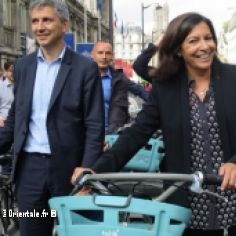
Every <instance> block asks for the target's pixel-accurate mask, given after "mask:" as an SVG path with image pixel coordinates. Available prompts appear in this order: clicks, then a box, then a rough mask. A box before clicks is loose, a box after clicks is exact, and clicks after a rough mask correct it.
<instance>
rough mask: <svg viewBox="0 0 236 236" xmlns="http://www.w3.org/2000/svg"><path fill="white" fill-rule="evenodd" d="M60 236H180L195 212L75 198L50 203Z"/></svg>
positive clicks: (100, 198) (120, 200)
mask: <svg viewBox="0 0 236 236" xmlns="http://www.w3.org/2000/svg"><path fill="white" fill-rule="evenodd" d="M49 204H50V207H51V209H54V210H56V212H57V218H58V224H57V225H56V229H57V233H58V236H76V235H93V236H107V235H112V236H127V235H129V236H180V235H182V233H183V231H184V229H185V227H186V225H187V223H188V222H189V219H190V216H191V211H190V210H189V209H187V208H183V207H179V206H175V205H172V204H167V203H161V202H157V201H149V200H143V199H136V198H130V197H120V196H80V197H78V196H71V197H56V198H52V199H50V200H49Z"/></svg>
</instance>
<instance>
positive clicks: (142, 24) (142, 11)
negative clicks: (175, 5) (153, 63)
mask: <svg viewBox="0 0 236 236" xmlns="http://www.w3.org/2000/svg"><path fill="white" fill-rule="evenodd" d="M152 5H156V10H157V9H161V8H162V6H160V5H159V3H150V4H148V5H146V6H144V4H143V3H141V21H142V22H141V28H142V50H143V49H144V35H145V33H144V10H145V9H147V8H149V7H150V6H152Z"/></svg>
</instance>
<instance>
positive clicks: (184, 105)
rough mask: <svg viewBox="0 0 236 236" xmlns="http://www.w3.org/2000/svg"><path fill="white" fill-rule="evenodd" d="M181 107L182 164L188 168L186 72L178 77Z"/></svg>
mask: <svg viewBox="0 0 236 236" xmlns="http://www.w3.org/2000/svg"><path fill="white" fill-rule="evenodd" d="M180 83H181V86H180V87H181V90H180V92H181V107H182V114H181V115H182V121H183V123H182V132H183V150H184V155H183V159H184V160H183V165H184V169H185V170H190V158H191V156H190V154H191V152H190V145H189V144H190V114H189V94H188V91H189V88H188V78H187V76H186V74H182V75H181V77H180Z"/></svg>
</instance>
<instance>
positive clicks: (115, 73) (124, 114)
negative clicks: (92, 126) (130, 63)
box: [91, 41, 148, 134]
mask: <svg viewBox="0 0 236 236" xmlns="http://www.w3.org/2000/svg"><path fill="white" fill-rule="evenodd" d="M91 55H92V58H93V60H94V61H95V62H96V63H97V64H98V68H99V71H100V75H101V80H102V87H103V95H104V109H105V132H106V134H111V133H114V132H116V131H117V130H118V129H119V128H120V127H123V126H124V125H125V124H126V123H128V122H129V111H128V108H129V101H128V91H130V92H132V93H133V94H135V95H137V96H139V97H141V98H142V99H144V100H145V101H146V100H147V99H148V93H147V92H145V90H144V88H143V87H142V86H141V85H138V84H136V83H134V82H133V81H131V80H130V79H128V78H127V77H126V76H125V74H124V73H123V70H122V69H116V70H115V69H114V68H113V67H112V63H113V48H112V45H111V44H110V43H109V42H105V41H99V42H97V43H96V44H95V45H94V47H93V50H92V54H91Z"/></svg>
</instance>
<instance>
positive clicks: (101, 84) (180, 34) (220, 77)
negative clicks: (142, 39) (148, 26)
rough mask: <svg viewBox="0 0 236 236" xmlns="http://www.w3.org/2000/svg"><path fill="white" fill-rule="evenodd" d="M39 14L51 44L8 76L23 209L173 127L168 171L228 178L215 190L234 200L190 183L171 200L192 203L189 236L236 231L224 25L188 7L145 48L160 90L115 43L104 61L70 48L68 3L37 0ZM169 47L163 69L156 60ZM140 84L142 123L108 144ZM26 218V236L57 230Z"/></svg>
mask: <svg viewBox="0 0 236 236" xmlns="http://www.w3.org/2000/svg"><path fill="white" fill-rule="evenodd" d="M29 11H30V18H31V29H32V33H33V36H34V38H35V39H36V41H37V43H38V45H39V48H38V49H37V51H35V52H33V53H31V54H29V55H27V56H25V57H22V58H19V59H17V60H16V62H15V63H14V65H13V63H12V62H7V63H5V65H4V71H3V72H2V75H1V77H0V154H4V153H6V152H7V151H9V150H10V149H11V147H12V145H13V146H14V151H13V161H12V162H13V163H12V180H13V184H14V186H15V187H14V189H15V196H16V202H17V207H18V209H19V211H20V212H26V211H29V212H33V211H37V212H39V213H40V212H44V211H49V205H48V200H49V199H50V198H51V197H55V196H64V195H68V194H69V193H70V192H71V190H72V189H73V186H74V184H75V183H76V180H77V178H78V176H79V175H80V174H81V173H82V172H83V171H84V170H91V171H93V172H98V173H100V172H113V171H114V172H116V171H119V170H121V169H122V167H123V166H124V165H125V164H126V163H127V162H128V161H129V160H130V159H131V158H132V156H133V155H134V154H135V153H136V152H137V151H138V150H139V149H140V148H141V147H142V146H144V145H145V144H146V143H147V141H148V139H149V138H150V137H151V136H152V134H153V133H154V132H155V131H156V130H159V129H161V130H162V135H163V141H164V144H165V158H164V160H163V163H162V165H161V171H163V172H174V173H191V172H194V171H202V172H203V173H213V174H219V175H221V176H222V177H223V182H222V185H221V186H220V187H212V186H210V188H211V191H214V192H216V193H218V194H219V195H222V196H224V197H227V198H228V202H222V201H220V200H216V199H214V198H212V197H211V196H208V195H206V194H202V195H195V194H191V193H188V192H185V191H184V190H183V189H179V190H178V191H177V193H176V194H174V195H173V197H171V199H170V200H169V201H170V202H172V203H175V204H179V205H182V206H186V207H189V208H191V209H192V218H191V222H190V224H189V225H188V228H187V229H186V230H185V232H184V236H196V235H197V236H199V235H201V236H210V235H214V236H223V235H225V233H226V232H227V233H228V235H229V236H235V235H236V191H235V188H236V111H235V110H234V107H235V101H236V95H235V89H236V80H235V78H234V77H235V76H236V66H235V65H228V64H224V63H222V62H221V61H220V60H219V59H218V57H217V38H216V34H215V30H214V28H213V25H212V22H211V21H210V20H209V19H208V18H206V17H205V16H202V15H200V14H198V13H195V12H189V13H184V14H182V15H179V16H177V17H176V18H174V19H173V20H172V21H171V22H170V23H169V25H168V27H167V29H166V32H165V34H164V36H163V38H162V40H161V41H160V42H158V43H157V44H155V45H154V44H151V45H149V47H148V48H147V49H146V50H144V51H143V52H142V53H141V55H140V56H139V57H138V58H137V60H136V61H135V63H134V70H135V71H136V72H137V73H138V74H139V75H140V76H141V77H143V78H144V79H145V80H146V81H148V82H149V83H151V84H152V88H150V95H149V93H147V92H146V91H145V89H144V88H143V87H142V86H140V85H137V84H135V83H134V82H132V81H131V80H129V79H128V78H127V77H126V76H125V75H124V73H123V71H122V70H116V69H114V68H113V66H112V62H113V48H112V45H111V44H110V43H109V42H107V41H99V42H97V43H96V44H95V45H94V48H93V51H92V54H91V56H92V59H93V60H91V59H89V58H86V57H84V56H82V55H80V54H77V53H76V52H74V51H72V50H71V49H69V48H68V47H66V45H65V42H64V35H65V33H66V32H67V31H68V30H69V11H68V7H67V5H66V3H65V2H64V1H58V0H33V1H31V2H30V6H29ZM157 52H158V57H159V63H158V65H156V67H149V66H148V63H149V60H150V59H151V57H152V56H153V55H154V54H155V53H157ZM13 66H14V70H13ZM12 73H13V74H12ZM13 78H14V79H13ZM13 84H14V86H13ZM13 87H14V93H13ZM128 91H130V92H132V93H134V94H135V95H138V96H140V97H141V98H143V99H144V100H145V101H146V103H145V105H144V107H143V109H142V111H141V112H140V113H139V114H138V116H137V118H136V120H135V123H134V124H133V125H132V126H131V127H129V128H127V129H126V130H125V131H124V132H123V133H122V134H121V135H120V137H119V139H118V141H117V142H116V143H115V144H114V146H113V147H112V148H110V149H109V150H108V151H107V150H106V151H104V140H105V135H106V134H111V133H114V132H115V131H116V130H117V129H118V128H119V127H121V126H123V125H124V124H126V123H127V122H128V121H129V114H128ZM85 192H86V193H87V192H88V190H87V189H86V190H82V191H81V194H84V193H85ZM19 221H20V235H21V236H32V235H34V236H51V235H52V229H53V224H54V219H53V218H51V217H50V216H49V215H48V217H46V218H20V219H19Z"/></svg>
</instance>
